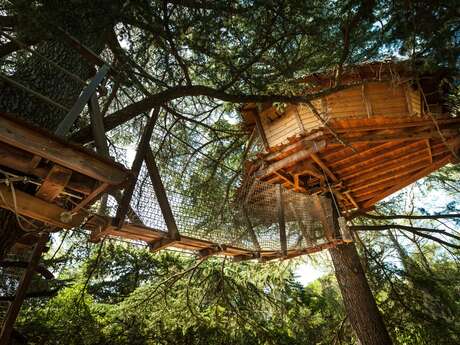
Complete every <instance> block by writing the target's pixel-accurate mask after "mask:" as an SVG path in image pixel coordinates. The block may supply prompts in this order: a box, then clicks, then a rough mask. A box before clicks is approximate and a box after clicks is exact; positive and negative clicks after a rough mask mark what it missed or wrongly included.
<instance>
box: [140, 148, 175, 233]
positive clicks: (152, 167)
mask: <svg viewBox="0 0 460 345" xmlns="http://www.w3.org/2000/svg"><path fill="white" fill-rule="evenodd" d="M144 160H145V164H146V165H147V170H148V172H149V176H150V181H151V182H152V186H153V190H154V192H155V196H156V197H157V200H158V204H159V205H160V209H161V213H162V215H163V218H164V220H165V223H166V227H167V228H168V235H169V237H170V238H171V239H175V240H178V239H180V235H179V229H178V228H177V224H176V220H175V219H174V214H173V212H172V209H171V205H170V204H169V201H168V196H167V194H166V190H165V187H164V185H163V181H161V176H160V172H159V171H158V167H157V164H156V162H155V156H154V155H153V152H152V149H151V148H150V146H149V147H147V150H146V152H145V157H144Z"/></svg>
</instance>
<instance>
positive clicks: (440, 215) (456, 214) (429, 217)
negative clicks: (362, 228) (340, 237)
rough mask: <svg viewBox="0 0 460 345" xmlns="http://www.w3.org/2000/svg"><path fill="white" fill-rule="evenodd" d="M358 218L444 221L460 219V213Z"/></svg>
mask: <svg viewBox="0 0 460 345" xmlns="http://www.w3.org/2000/svg"><path fill="white" fill-rule="evenodd" d="M358 216H361V217H366V218H371V219H442V218H448V219H449V218H460V213H452V214H433V215H404V214H398V215H375V214H369V213H362V214H358Z"/></svg>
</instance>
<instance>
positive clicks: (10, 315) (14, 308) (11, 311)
mask: <svg viewBox="0 0 460 345" xmlns="http://www.w3.org/2000/svg"><path fill="white" fill-rule="evenodd" d="M47 241H48V233H46V232H43V233H42V234H41V235H40V237H39V238H38V242H37V244H36V245H35V247H34V250H33V252H32V255H31V257H30V262H29V264H28V266H27V269H26V271H25V272H24V275H23V276H22V279H21V282H20V283H19V286H18V288H17V290H16V296H15V297H14V300H13V302H12V303H11V304H10V307H9V308H8V312H7V314H6V317H5V320H4V323H3V327H2V332H1V334H0V345H8V344H9V343H10V337H11V333H12V332H13V326H14V323H15V321H16V318H17V317H18V314H19V311H20V309H21V305H22V303H23V302H24V299H25V297H26V292H27V289H28V288H29V285H30V281H31V280H32V276H33V274H34V272H35V271H36V270H37V267H38V262H39V260H40V257H41V255H42V253H43V250H44V249H45V246H46V242H47Z"/></svg>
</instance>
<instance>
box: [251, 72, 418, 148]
mask: <svg viewBox="0 0 460 345" xmlns="http://www.w3.org/2000/svg"><path fill="white" fill-rule="evenodd" d="M313 104H314V106H315V107H316V109H317V110H318V112H320V113H321V114H322V116H323V118H324V119H325V120H332V119H345V118H360V117H366V118H368V117H373V116H382V115H385V116H409V115H412V116H414V115H415V116H420V115H421V114H422V109H421V95H420V92H419V91H418V90H414V89H413V88H411V87H410V86H408V85H407V84H394V83H392V82H390V81H386V82H369V83H365V84H362V85H357V86H355V87H352V88H349V89H346V90H343V91H339V92H336V93H334V94H331V95H329V96H327V97H325V98H323V99H320V100H316V101H314V102H313ZM260 116H261V120H262V125H263V128H264V131H265V134H266V136H267V141H268V143H269V145H270V147H275V146H277V145H279V144H285V143H287V142H288V139H289V138H291V137H295V136H299V135H301V134H302V133H303V132H306V133H308V132H310V131H311V130H314V129H317V128H320V127H322V126H321V122H320V121H319V120H318V119H317V117H315V115H314V114H313V113H312V112H311V110H310V109H309V108H308V107H307V106H304V105H298V106H296V105H288V106H287V108H286V110H285V112H284V113H283V114H279V113H278V112H277V111H276V110H275V109H274V108H273V107H271V108H268V109H266V110H264V111H263V112H261V114H260ZM299 118H300V121H301V123H300V124H299Z"/></svg>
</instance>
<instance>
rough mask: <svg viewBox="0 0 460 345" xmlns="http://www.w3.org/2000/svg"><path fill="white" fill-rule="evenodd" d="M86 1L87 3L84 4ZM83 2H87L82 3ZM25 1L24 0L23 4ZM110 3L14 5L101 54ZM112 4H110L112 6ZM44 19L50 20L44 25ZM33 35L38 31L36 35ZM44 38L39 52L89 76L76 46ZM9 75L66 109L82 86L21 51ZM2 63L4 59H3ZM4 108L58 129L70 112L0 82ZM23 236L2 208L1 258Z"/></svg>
mask: <svg viewBox="0 0 460 345" xmlns="http://www.w3.org/2000/svg"><path fill="white" fill-rule="evenodd" d="M83 2H84V3H83ZM82 3H83V4H82ZM24 4H27V2H24V3H22V5H21V6H24ZM103 4H105V5H108V6H109V5H110V2H109V1H107V2H92V1H77V2H75V3H74V2H72V1H70V2H61V1H47V2H45V5H44V6H42V7H34V6H35V5H34V4H33V2H31V3H29V4H28V5H25V6H29V7H27V8H24V7H21V8H13V9H12V11H17V12H18V13H21V14H24V16H27V18H29V19H30V18H33V19H34V22H35V25H37V23H38V24H40V25H39V26H40V27H41V28H42V29H43V33H44V32H46V31H47V26H46V25H50V26H51V27H61V28H64V29H65V30H67V31H69V32H70V33H71V34H72V35H74V36H75V37H77V38H78V39H79V40H80V41H81V42H82V43H83V44H85V45H86V46H88V47H90V48H91V49H92V50H93V51H95V52H96V53H99V52H100V51H101V50H102V49H103V48H104V44H105V39H106V37H107V35H106V32H109V31H111V30H112V28H113V25H114V23H113V20H114V18H113V16H111V15H110V11H109V9H113V6H112V7H110V8H109V9H107V8H103V6H101V5H103ZM110 6H111V5H110ZM41 23H46V25H43V26H42V24H41ZM15 29H17V34H18V36H20V37H21V38H22V40H27V37H28V35H31V31H32V30H33V29H32V28H25V27H22V26H18V27H17V28H15ZM35 35H37V34H36V33H35ZM43 37H46V41H44V42H41V43H39V44H38V45H37V47H36V50H37V51H38V52H39V53H40V54H42V55H44V56H46V57H47V58H49V59H50V60H53V61H54V62H56V63H58V64H59V65H60V66H61V67H63V68H65V69H67V70H68V71H70V72H72V73H74V74H75V75H77V76H79V77H80V79H83V80H86V79H88V78H89V77H90V76H91V73H92V72H93V71H94V67H93V66H90V64H89V63H88V62H87V61H85V60H84V58H83V57H82V56H81V55H80V54H79V53H78V52H77V51H76V50H75V49H73V48H71V47H70V46H69V45H67V44H66V43H64V42H63V41H62V38H59V37H53V38H50V35H43ZM14 61H15V65H14V66H13V68H14V69H13V71H14V72H13V74H12V75H11V76H10V77H11V78H12V79H14V80H15V81H17V82H19V83H21V84H23V85H25V86H26V87H28V88H30V89H32V90H34V91H37V92H39V93H41V94H43V95H45V96H47V97H49V98H51V99H52V100H54V101H56V102H57V103H59V104H61V105H63V106H64V107H67V108H70V107H71V106H72V105H73V103H74V102H75V100H76V99H77V98H78V96H79V94H80V92H81V90H82V89H83V87H84V85H83V84H81V83H79V82H78V81H76V80H74V79H72V78H71V77H69V76H68V75H67V74H65V73H63V72H61V71H59V70H58V69H57V68H56V67H54V66H52V65H50V64H49V63H47V62H45V61H44V60H43V59H41V58H40V57H38V56H37V55H34V54H32V55H31V54H25V55H21V54H20V55H18V58H17V59H16V60H14ZM0 63H2V60H0ZM0 111H4V112H10V113H14V114H16V115H17V116H19V117H21V118H23V119H25V120H27V121H29V122H31V123H34V124H35V125H37V126H39V127H41V128H44V129H49V130H50V131H54V129H55V128H56V127H57V126H58V124H59V123H60V122H61V121H62V119H63V118H64V117H65V115H66V111H65V110H63V109H60V108H58V107H55V106H53V105H50V104H48V103H45V102H44V101H43V100H40V99H37V98H36V97H35V96H32V95H31V94H30V93H28V92H26V91H23V90H20V89H18V88H16V87H14V86H12V85H10V84H8V83H5V82H0ZM23 234H24V232H23V231H22V229H21V228H20V226H19V225H18V222H17V221H16V217H15V215H14V214H12V213H11V212H10V211H7V210H4V209H0V260H2V258H3V257H4V256H5V255H6V253H7V252H8V251H9V249H10V248H11V246H12V245H13V244H14V243H15V242H16V241H17V240H18V239H19V238H20V237H21V236H22V235H23Z"/></svg>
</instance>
